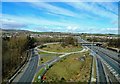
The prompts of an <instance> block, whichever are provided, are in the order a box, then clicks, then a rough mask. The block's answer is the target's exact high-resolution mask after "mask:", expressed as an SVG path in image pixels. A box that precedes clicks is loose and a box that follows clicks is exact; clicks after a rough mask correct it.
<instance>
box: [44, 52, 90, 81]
mask: <svg viewBox="0 0 120 84" xmlns="http://www.w3.org/2000/svg"><path fill="white" fill-rule="evenodd" d="M84 55H85V56H84ZM83 56H84V58H85V60H84V61H81V60H80V59H81V57H83ZM91 61H92V58H91V57H90V56H89V53H88V52H85V53H80V54H72V55H70V56H69V57H67V58H66V59H64V60H61V61H59V62H57V63H56V64H55V65H54V66H53V67H51V68H50V69H49V70H48V71H47V73H46V74H45V75H46V82H51V81H56V82H57V81H61V80H64V81H71V82H87V81H88V80H89V77H90V65H91Z"/></svg>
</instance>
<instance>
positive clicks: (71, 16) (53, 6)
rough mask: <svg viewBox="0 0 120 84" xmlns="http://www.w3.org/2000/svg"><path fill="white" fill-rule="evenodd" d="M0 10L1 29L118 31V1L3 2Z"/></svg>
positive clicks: (87, 31)
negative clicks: (0, 11)
mask: <svg viewBox="0 0 120 84" xmlns="http://www.w3.org/2000/svg"><path fill="white" fill-rule="evenodd" d="M1 14H2V16H3V18H2V19H1V20H0V21H1V22H2V23H3V24H2V28H4V29H24V30H30V31H38V32H51V31H53V32H74V33H118V3H117V2H2V13H1ZM1 14H0V15H1Z"/></svg>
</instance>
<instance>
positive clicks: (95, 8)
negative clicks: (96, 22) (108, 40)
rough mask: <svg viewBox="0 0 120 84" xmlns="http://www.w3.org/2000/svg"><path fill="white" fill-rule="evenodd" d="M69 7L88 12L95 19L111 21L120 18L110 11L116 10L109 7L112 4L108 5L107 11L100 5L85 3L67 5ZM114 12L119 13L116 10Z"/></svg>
mask: <svg viewBox="0 0 120 84" xmlns="http://www.w3.org/2000/svg"><path fill="white" fill-rule="evenodd" d="M67 4H68V5H70V6H72V7H74V8H76V9H78V10H80V11H86V12H88V14H94V15H93V17H95V15H97V16H99V17H106V18H109V19H114V18H118V15H116V14H114V13H112V12H110V11H108V9H109V10H112V11H113V9H114V7H113V6H112V9H111V7H110V6H109V5H112V4H109V3H108V4H107V7H106V8H107V10H106V9H104V8H102V7H100V6H99V5H98V4H99V3H94V2H93V3H85V2H80V3H67ZM114 12H117V11H116V10H114Z"/></svg>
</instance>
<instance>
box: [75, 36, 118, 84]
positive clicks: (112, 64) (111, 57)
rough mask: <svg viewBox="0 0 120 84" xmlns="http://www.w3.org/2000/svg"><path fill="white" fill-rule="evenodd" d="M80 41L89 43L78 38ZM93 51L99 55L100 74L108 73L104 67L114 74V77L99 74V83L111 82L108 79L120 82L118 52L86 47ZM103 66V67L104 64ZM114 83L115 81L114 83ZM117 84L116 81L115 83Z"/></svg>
mask: <svg viewBox="0 0 120 84" xmlns="http://www.w3.org/2000/svg"><path fill="white" fill-rule="evenodd" d="M77 38H78V40H79V41H80V42H85V43H87V42H86V41H84V40H83V39H81V38H80V37H77ZM86 46H87V47H88V48H89V49H90V50H91V51H93V52H94V53H96V54H97V56H98V57H99V58H98V59H97V64H98V73H99V72H101V73H103V72H104V73H106V72H107V71H106V69H105V70H104V69H103V65H105V66H107V68H109V69H108V70H109V71H110V73H112V75H109V74H107V75H106V74H99V75H100V76H99V75H98V80H99V82H103V81H104V82H106V81H107V82H109V81H108V80H107V78H109V79H113V78H114V79H115V80H117V81H116V83H117V82H120V77H119V75H120V72H119V71H120V68H119V66H120V64H119V62H118V61H119V59H118V54H119V53H117V52H113V51H111V50H108V49H105V48H101V47H98V46H89V45H86ZM101 62H102V63H103V65H102V63H101ZM112 82H113V81H112ZM114 82H115V81H114Z"/></svg>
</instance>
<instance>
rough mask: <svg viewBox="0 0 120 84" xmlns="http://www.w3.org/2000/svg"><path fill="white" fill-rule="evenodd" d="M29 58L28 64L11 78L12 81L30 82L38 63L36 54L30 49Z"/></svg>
mask: <svg viewBox="0 0 120 84" xmlns="http://www.w3.org/2000/svg"><path fill="white" fill-rule="evenodd" d="M31 55H32V56H31V58H30V60H29V62H28V64H27V65H26V66H25V67H24V69H23V71H22V72H21V73H20V74H19V75H18V76H17V77H16V78H15V79H14V80H13V82H17V83H18V84H19V83H30V82H32V80H33V77H34V75H35V73H36V70H37V65H38V59H39V58H38V55H36V54H35V53H34V49H33V50H32V54H31Z"/></svg>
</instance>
